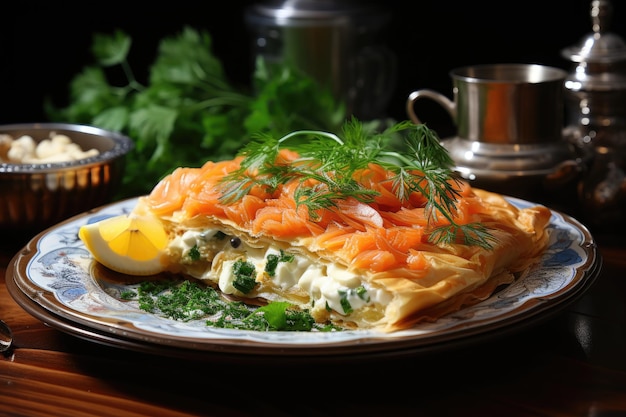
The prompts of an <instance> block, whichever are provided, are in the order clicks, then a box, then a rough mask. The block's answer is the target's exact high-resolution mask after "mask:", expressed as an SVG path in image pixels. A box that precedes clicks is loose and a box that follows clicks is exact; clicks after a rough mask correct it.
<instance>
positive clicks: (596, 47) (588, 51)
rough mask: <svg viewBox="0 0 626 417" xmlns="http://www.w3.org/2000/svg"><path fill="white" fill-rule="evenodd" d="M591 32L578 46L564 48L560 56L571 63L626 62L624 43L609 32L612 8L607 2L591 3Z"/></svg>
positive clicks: (602, 0)
mask: <svg viewBox="0 0 626 417" xmlns="http://www.w3.org/2000/svg"><path fill="white" fill-rule="evenodd" d="M590 14H591V23H592V29H593V32H592V33H590V34H589V35H587V36H585V37H584V38H583V39H582V40H581V42H580V44H578V45H573V46H570V47H568V48H565V49H564V50H563V51H562V54H563V56H564V57H565V58H567V59H570V60H571V61H573V62H582V61H585V62H601V63H613V62H617V61H623V60H626V43H624V40H623V39H622V38H621V37H619V36H618V35H616V34H614V33H611V32H610V31H609V26H610V23H611V19H612V17H613V7H612V6H611V3H610V2H609V1H608V0H594V1H592V2H591V13H590Z"/></svg>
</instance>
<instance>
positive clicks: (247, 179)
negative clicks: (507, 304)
mask: <svg viewBox="0 0 626 417" xmlns="http://www.w3.org/2000/svg"><path fill="white" fill-rule="evenodd" d="M397 135H401V137H402V138H403V139H404V140H405V143H406V146H405V150H404V151H395V150H391V149H390V146H389V143H390V142H391V141H392V140H394V139H395V138H396V136H397ZM296 139H301V140H299V141H297V140H296ZM281 149H291V150H293V151H295V152H297V153H298V155H299V158H298V159H296V160H295V161H293V162H292V163H290V164H276V163H275V161H276V159H277V157H278V154H279V152H280V150H281ZM240 155H242V156H244V159H243V161H242V162H241V167H240V169H238V170H236V171H234V172H232V173H230V174H229V175H227V176H225V177H224V178H223V179H222V184H221V186H222V192H223V196H222V201H223V202H224V203H226V204H229V203H232V202H235V201H238V200H240V199H241V198H243V196H245V195H246V194H247V193H248V192H249V191H250V190H251V189H252V188H253V187H262V188H265V189H267V190H268V191H269V192H271V191H273V190H275V189H276V188H277V187H278V186H279V185H280V184H284V183H287V182H289V181H292V180H293V179H294V178H295V179H299V181H300V183H301V184H300V186H299V187H298V188H297V189H296V192H295V199H296V205H297V206H302V205H304V206H305V207H307V209H308V211H309V214H310V217H311V219H313V220H315V219H316V218H317V213H316V211H317V210H319V209H330V210H333V209H336V208H337V202H338V201H339V200H344V199H348V198H355V199H357V200H359V201H361V202H364V203H370V202H373V201H374V199H375V197H376V196H377V195H378V192H377V191H375V190H372V189H369V188H366V187H365V186H363V185H362V184H361V183H360V182H359V179H358V178H357V176H356V174H357V172H358V171H360V170H363V169H365V168H367V167H368V166H369V165H370V164H378V165H380V166H382V167H383V168H385V169H387V170H389V171H391V172H393V173H394V174H395V176H394V177H393V187H392V190H393V192H394V193H395V194H396V196H397V197H398V198H399V199H400V200H401V201H407V200H408V199H409V197H410V195H411V194H412V193H414V192H417V193H420V194H422V195H424V196H425V197H426V199H427V203H426V207H425V209H426V213H427V218H428V222H429V224H431V225H434V224H436V223H437V220H438V217H439V216H443V217H445V218H446V219H447V220H448V222H449V224H447V225H444V226H438V227H435V226H433V227H432V228H430V230H427V232H428V233H429V239H430V241H431V242H434V243H437V244H445V243H453V242H456V241H457V240H458V239H459V238H460V239H462V241H463V242H464V243H465V244H468V245H479V246H481V247H485V248H490V247H491V245H492V243H493V242H494V238H493V236H491V235H490V233H489V231H488V230H487V228H486V227H485V226H484V225H482V224H478V223H470V224H458V223H456V222H455V219H454V214H455V211H456V203H457V201H458V199H459V198H460V193H459V190H458V188H457V187H455V185H456V184H458V183H459V181H460V180H459V179H458V177H457V176H456V175H455V174H454V172H453V166H454V162H453V160H452V158H451V157H450V155H449V154H448V152H447V150H446V149H445V148H444V147H443V145H442V144H441V142H440V140H439V137H438V136H437V134H436V133H435V132H434V131H433V130H431V129H429V128H428V127H427V126H426V125H423V124H420V125H415V124H413V123H412V122H410V121H405V122H400V123H397V124H395V125H394V126H391V127H389V128H387V129H385V130H384V131H383V132H379V133H376V132H372V131H371V130H368V129H365V128H364V126H363V124H362V123H361V122H360V121H358V120H356V119H355V118H352V119H351V120H348V121H346V123H345V124H344V126H343V135H342V137H341V138H340V137H339V136H337V135H336V134H334V133H330V132H324V131H311V130H300V131H295V132H292V133H290V134H288V135H286V136H283V137H281V138H276V137H274V136H271V135H266V134H259V135H257V136H256V138H255V140H253V141H251V142H250V143H249V144H247V145H246V146H245V147H244V148H242V150H241V151H240ZM309 179H310V180H315V185H313V186H307V185H305V182H306V180H309Z"/></svg>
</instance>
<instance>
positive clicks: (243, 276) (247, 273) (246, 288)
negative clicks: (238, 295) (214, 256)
mask: <svg viewBox="0 0 626 417" xmlns="http://www.w3.org/2000/svg"><path fill="white" fill-rule="evenodd" d="M233 274H234V275H235V279H234V280H233V287H235V288H236V289H237V290H239V291H241V292H242V293H244V294H248V293H249V292H250V291H252V290H253V289H254V287H255V286H256V268H255V267H254V265H253V264H252V263H251V262H246V261H243V260H241V259H237V261H235V263H234V264H233Z"/></svg>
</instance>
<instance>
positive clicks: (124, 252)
mask: <svg viewBox="0 0 626 417" xmlns="http://www.w3.org/2000/svg"><path fill="white" fill-rule="evenodd" d="M78 237H79V238H80V239H81V240H82V241H83V243H84V244H85V246H86V247H87V249H88V250H89V251H90V252H91V254H92V255H93V257H94V258H95V259H96V261H98V262H100V263H101V264H102V265H104V266H106V267H107V268H109V269H112V270H113V271H116V272H120V273H123V274H129V275H142V276H143V275H153V274H157V273H159V272H162V271H163V264H162V263H161V257H162V255H163V251H164V249H165V248H166V246H167V243H168V236H167V233H166V231H165V229H164V227H163V225H162V224H161V222H160V221H159V220H158V219H157V218H156V217H154V216H149V215H133V214H131V215H126V214H122V215H117V216H113V217H109V218H106V219H104V220H100V221H98V222H95V223H88V224H85V225H83V226H81V227H80V229H79V231H78Z"/></svg>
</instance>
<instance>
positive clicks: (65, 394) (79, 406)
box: [0, 238, 626, 417]
mask: <svg viewBox="0 0 626 417" xmlns="http://www.w3.org/2000/svg"><path fill="white" fill-rule="evenodd" d="M597 240H598V242H599V249H600V254H601V256H602V258H603V267H602V272H601V273H600V276H599V277H598V279H597V281H596V283H595V284H594V285H593V286H592V287H591V288H590V289H589V290H588V291H587V292H586V293H585V294H584V295H583V296H582V297H581V298H579V299H578V300H577V301H576V302H574V303H573V304H571V305H569V306H568V307H567V309H566V310H564V311H561V312H559V313H557V314H556V315H552V316H550V317H549V318H547V319H546V320H545V321H542V322H540V323H537V324H534V325H533V326H531V327H528V328H523V329H519V330H517V331H514V332H512V333H509V334H504V335H500V336H497V337H494V338H491V339H487V340H483V341H480V342H477V343H475V344H472V345H469V346H463V347H458V348H451V349H447V350H444V351H441V352H435V353H428V354H420V355H415V356H414V357H400V358H395V357H384V356H383V357H376V358H373V359H371V360H360V361H356V362H353V361H346V362H345V363H342V362H329V363H323V362H322V363H317V362H313V363H307V362H305V363H294V362H293V361H287V360H285V363H281V362H280V361H279V362H278V363H277V362H276V361H272V362H271V363H266V362H265V361H264V359H263V358H262V357H259V360H258V362H254V363H249V362H246V363H237V362H236V361H235V362H220V361H211V360H207V361H198V360H193V359H185V358H171V357H164V356H159V355H156V354H148V353H145V352H138V351H133V350H128V349H122V348H119V347H111V346H105V345H102V344H99V343H95V342H93V341H90V340H86V339H81V338H78V337H76V336H74V335H71V334H67V333H65V332H62V331H59V330H56V329H54V328H52V327H49V326H48V325H46V324H44V323H43V322H41V321H40V320H38V319H36V318H34V317H33V316H31V315H30V314H28V313H27V312H26V311H25V310H23V309H22V308H21V307H20V306H19V305H18V304H17V303H16V302H15V301H14V300H13V298H12V297H11V295H10V294H9V293H8V292H7V289H6V287H5V279H4V278H5V272H6V268H7V265H8V263H9V261H10V259H11V258H12V256H13V255H14V254H15V253H16V251H15V250H11V249H5V250H3V251H2V252H1V254H0V318H2V319H3V320H4V321H5V322H6V323H8V324H9V325H10V326H11V328H12V330H13V333H14V348H13V349H12V351H11V352H9V353H8V354H6V355H4V356H2V355H0V414H2V415H12V416H14V415H15V416H95V415H96V416H115V417H120V416H152V417H154V416H192V415H194V416H213V415H216V416H256V415H273V416H276V417H280V416H292V415H293V416H296V415H297V416H337V417H345V416H346V415H360V416H381V415H385V416H401V415H415V416H417V415H420V416H481V417H484V416H507V417H515V416H551V417H558V416H576V417H578V416H593V417H603V416H611V417H614V416H618V415H626V244H624V243H623V242H622V243H620V244H615V243H613V242H611V239H608V238H607V239H606V241H603V240H602V239H597Z"/></svg>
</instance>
